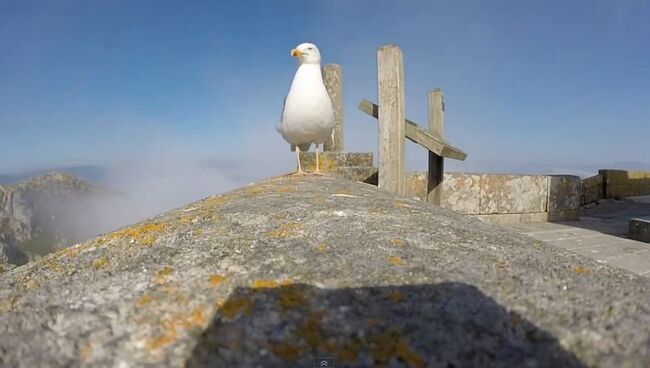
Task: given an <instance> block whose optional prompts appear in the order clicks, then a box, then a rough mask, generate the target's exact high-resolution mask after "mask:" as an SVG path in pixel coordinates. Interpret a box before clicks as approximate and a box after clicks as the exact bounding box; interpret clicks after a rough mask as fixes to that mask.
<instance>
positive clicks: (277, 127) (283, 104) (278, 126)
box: [275, 96, 293, 151]
mask: <svg viewBox="0 0 650 368" xmlns="http://www.w3.org/2000/svg"><path fill="white" fill-rule="evenodd" d="M286 104H287V96H284V101H282V112H281V113H280V124H282V117H283V116H284V107H285V105H286ZM280 124H278V125H276V126H275V130H276V131H277V132H278V133H281V132H280ZM292 151H293V149H292Z"/></svg>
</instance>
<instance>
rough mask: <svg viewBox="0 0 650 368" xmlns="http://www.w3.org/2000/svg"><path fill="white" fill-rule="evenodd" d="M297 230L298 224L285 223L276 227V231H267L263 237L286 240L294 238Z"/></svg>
mask: <svg viewBox="0 0 650 368" xmlns="http://www.w3.org/2000/svg"><path fill="white" fill-rule="evenodd" d="M299 228H300V224H299V223H297V222H287V223H286V224H282V225H280V226H278V228H277V229H276V230H271V231H267V232H266V233H265V234H264V235H266V236H268V237H270V238H288V237H290V236H294V235H295V234H296V233H297V230H298V229H299Z"/></svg>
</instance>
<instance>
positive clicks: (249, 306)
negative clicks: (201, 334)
mask: <svg viewBox="0 0 650 368" xmlns="http://www.w3.org/2000/svg"><path fill="white" fill-rule="evenodd" d="M218 307H219V313H221V315H223V316H224V317H226V318H227V319H234V318H235V317H237V316H239V314H240V313H242V312H243V313H244V314H246V315H250V314H251V312H252V311H253V302H252V301H251V300H250V299H249V298H246V297H239V298H231V299H228V300H226V301H225V302H223V303H220V305H218Z"/></svg>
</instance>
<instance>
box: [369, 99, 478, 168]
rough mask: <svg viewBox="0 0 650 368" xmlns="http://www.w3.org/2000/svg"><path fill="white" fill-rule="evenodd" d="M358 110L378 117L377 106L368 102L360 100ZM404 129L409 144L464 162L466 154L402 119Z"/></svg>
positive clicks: (415, 124)
mask: <svg viewBox="0 0 650 368" xmlns="http://www.w3.org/2000/svg"><path fill="white" fill-rule="evenodd" d="M359 110H361V111H363V112H365V113H366V114H368V115H370V116H372V117H374V118H378V117H379V106H377V105H376V104H374V103H372V102H370V101H368V100H361V102H360V103H359ZM404 128H405V136H406V138H408V139H409V140H410V141H411V142H414V143H417V144H419V145H421V146H422V147H424V148H426V149H428V150H429V151H431V152H433V153H435V154H436V155H438V156H441V157H447V158H452V159H454V160H461V161H464V160H465V159H466V158H467V154H466V153H465V152H463V151H462V150H460V149H458V148H456V147H454V146H452V145H451V144H449V143H447V142H445V141H444V140H442V139H439V138H436V137H434V136H433V135H431V133H429V132H428V131H426V130H424V129H422V128H420V127H419V126H418V124H417V123H414V122H412V121H411V120H408V119H404Z"/></svg>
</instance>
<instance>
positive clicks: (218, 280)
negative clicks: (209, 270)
mask: <svg viewBox="0 0 650 368" xmlns="http://www.w3.org/2000/svg"><path fill="white" fill-rule="evenodd" d="M226 279H227V277H226V276H222V275H211V276H210V286H212V287H217V286H219V285H221V284H222V283H223V282H224V281H226Z"/></svg>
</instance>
